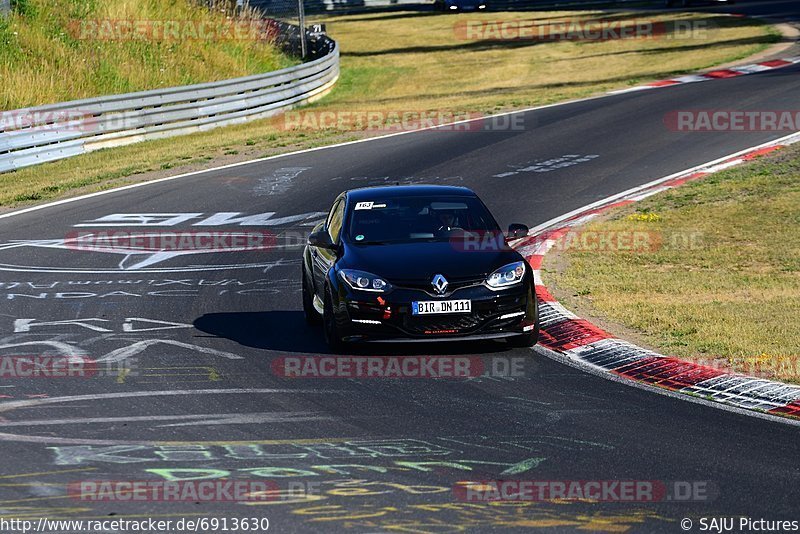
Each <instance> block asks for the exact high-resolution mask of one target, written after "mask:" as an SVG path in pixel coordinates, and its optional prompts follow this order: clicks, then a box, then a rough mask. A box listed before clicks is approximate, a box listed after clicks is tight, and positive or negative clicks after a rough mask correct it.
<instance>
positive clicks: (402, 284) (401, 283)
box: [392, 277, 485, 297]
mask: <svg viewBox="0 0 800 534" xmlns="http://www.w3.org/2000/svg"><path fill="white" fill-rule="evenodd" d="M484 280H485V277H480V278H464V279H456V280H450V279H449V278H448V279H447V292H446V293H445V295H450V294H452V293H453V292H454V291H456V290H458V289H462V288H465V287H470V286H476V285H479V284H482V283H483V281H484ZM392 284H393V285H394V286H395V287H396V288H398V289H413V290H415V291H424V292H425V293H428V294H429V295H434V296H437V297H438V296H440V295H438V294H437V293H436V292H434V290H433V286H432V285H431V282H430V280H428V281H426V282H420V281H419V280H397V281H392Z"/></svg>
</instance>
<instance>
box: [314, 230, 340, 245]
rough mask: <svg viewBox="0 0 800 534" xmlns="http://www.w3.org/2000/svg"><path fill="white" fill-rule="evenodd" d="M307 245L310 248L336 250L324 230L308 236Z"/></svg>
mask: <svg viewBox="0 0 800 534" xmlns="http://www.w3.org/2000/svg"><path fill="white" fill-rule="evenodd" d="M308 244H309V245H311V246H312V247H319V248H329V249H334V248H336V245H335V244H334V242H333V240H332V239H331V236H330V234H328V231H327V230H325V229H322V230H317V231H316V232H314V233H312V234H311V235H310V236H308Z"/></svg>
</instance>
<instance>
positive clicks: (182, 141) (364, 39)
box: [0, 0, 779, 208]
mask: <svg viewBox="0 0 800 534" xmlns="http://www.w3.org/2000/svg"><path fill="white" fill-rule="evenodd" d="M29 1H32V0H29ZM63 1H66V0H63ZM70 1H72V0H70ZM75 1H76V2H77V1H78V0H75ZM131 1H132V0H131ZM532 17H535V18H536V21H537V22H539V23H541V22H547V21H553V20H570V21H573V22H580V21H582V20H588V19H595V18H597V17H602V18H603V19H604V20H617V21H620V22H622V23H634V22H636V21H641V20H642V19H647V20H652V21H654V22H656V23H661V22H670V23H674V21H678V20H680V21H683V22H684V23H686V22H689V23H691V22H700V23H703V24H705V26H704V28H705V30H706V31H701V32H696V33H689V34H684V35H678V34H671V33H668V34H667V35H665V36H663V37H660V38H657V39H624V40H606V41H584V42H572V41H566V42H536V41H530V40H521V41H520V40H518V41H504V42H496V41H490V40H465V39H463V38H462V34H461V32H460V31H459V30H458V26H457V25H458V24H463V23H464V22H466V21H469V20H476V21H483V22H487V21H498V20H499V21H502V20H521V19H528V20H530V19H531V18H532ZM320 20H321V21H322V22H325V23H326V24H327V27H328V31H329V33H330V34H331V35H332V36H333V37H334V38H335V39H337V40H338V41H339V43H340V45H341V50H342V63H341V66H342V74H341V78H340V80H339V82H338V84H337V86H336V87H335V88H334V90H333V92H332V93H331V94H330V95H328V96H327V97H326V98H325V99H323V100H322V101H320V102H319V103H317V104H315V105H313V106H309V107H308V108H307V111H311V112H317V111H319V112H322V111H333V112H342V111H351V110H356V111H378V112H381V111H401V112H404V111H444V112H447V111H449V112H455V113H462V114H463V113H473V112H477V113H493V112H497V111H501V110H508V109H516V108H521V107H528V106H533V105H541V104H548V103H552V102H557V101H563V100H566V99H570V98H579V97H584V96H588V95H591V94H596V93H599V92H603V91H607V90H610V89H613V88H620V87H625V86H628V85H635V84H637V83H641V82H644V81H646V80H652V79H658V78H663V77H666V76H671V75H674V74H676V73H681V72H691V71H695V70H698V69H702V68H705V67H710V66H712V65H715V64H720V63H726V62H730V61H733V60H736V59H738V58H743V57H746V56H749V55H751V54H754V53H757V52H759V51H761V50H763V49H764V48H766V47H767V46H769V45H770V44H771V43H774V42H775V41H776V40H778V39H779V37H778V36H777V35H776V34H775V32H774V31H773V30H772V29H771V28H770V27H767V26H762V25H760V24H759V23H756V22H754V21H752V20H749V19H744V18H733V17H717V16H713V15H701V14H696V15H687V14H680V13H669V14H658V15H651V14H643V13H641V12H639V13H635V14H633V13H617V14H613V15H612V14H604V15H601V14H599V13H587V12H556V13H546V12H537V13H535V14H534V13H480V14H471V15H464V16H452V15H447V14H444V15H442V14H433V13H418V12H394V13H383V14H368V15H358V16H356V15H347V16H337V17H327V18H324V19H320ZM284 126H285V125H284V124H283V123H282V122H281V119H280V118H279V119H277V120H264V121H257V122H252V123H249V124H246V125H241V126H235V127H229V128H223V129H219V130H214V131H211V132H207V133H201V134H195V135H192V136H188V137H181V138H175V139H165V140H157V141H151V142H146V143H141V144H137V145H132V146H129V147H122V148H115V149H111V150H113V152H108V151H100V152H96V153H92V154H88V155H85V156H80V157H77V158H73V159H69V160H64V161H60V162H56V163H52V164H47V165H41V166H37V167H31V168H28V169H23V170H21V171H17V172H15V173H12V174H4V175H0V207H3V208H9V207H16V206H18V205H20V204H24V203H29V202H34V201H40V200H46V199H51V198H54V197H58V196H64V195H65V194H68V193H69V194H77V193H84V192H89V191H93V190H97V189H103V188H108V187H113V186H116V185H120V184H121V183H125V182H129V181H132V180H148V179H154V178H159V177H161V176H165V175H169V174H175V173H176V172H177V170H180V171H181V172H185V171H190V170H197V169H201V168H204V167H209V166H212V165H220V164H226V163H233V162H236V161H243V160H246V159H252V158H255V157H261V156H268V155H274V154H278V153H281V152H288V151H291V150H296V149H300V148H308V147H312V146H319V145H324V144H330V143H334V142H340V141H346V140H351V139H356V138H360V137H365V136H368V135H375V133H376V132H374V131H365V130H364V129H358V128H348V127H346V125H345V127H333V128H327V129H320V128H310V129H308V128H307V129H287V128H285V127H284Z"/></svg>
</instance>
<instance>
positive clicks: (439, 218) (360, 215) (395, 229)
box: [347, 196, 500, 244]
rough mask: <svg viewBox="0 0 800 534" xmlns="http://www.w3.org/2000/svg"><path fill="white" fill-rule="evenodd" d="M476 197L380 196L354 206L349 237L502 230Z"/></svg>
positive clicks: (434, 236) (387, 239) (395, 239)
mask: <svg viewBox="0 0 800 534" xmlns="http://www.w3.org/2000/svg"><path fill="white" fill-rule="evenodd" d="M499 231H500V229H499V227H498V226H497V223H496V222H495V220H494V218H493V217H492V215H491V214H490V213H489V211H488V210H487V209H486V207H485V206H484V205H483V203H482V202H481V201H480V200H478V199H477V198H476V197H463V196H452V197H451V196H436V197H429V196H426V197H421V196H420V197H415V196H404V197H390V198H381V197H378V198H376V199H374V200H370V201H362V202H357V203H356V205H355V206H354V207H353V209H352V210H351V214H350V221H349V225H348V234H347V235H348V237H349V241H350V242H351V243H356V244H359V243H360V244H379V243H380V244H387V243H403V242H414V241H440V240H441V241H446V240H448V239H450V238H452V237H453V236H454V235H457V234H459V233H463V232H470V233H485V232H499Z"/></svg>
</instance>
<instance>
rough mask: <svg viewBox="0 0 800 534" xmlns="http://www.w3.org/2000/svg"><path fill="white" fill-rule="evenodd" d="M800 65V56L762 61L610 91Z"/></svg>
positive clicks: (653, 87) (653, 86) (642, 88)
mask: <svg viewBox="0 0 800 534" xmlns="http://www.w3.org/2000/svg"><path fill="white" fill-rule="evenodd" d="M796 63H800V56H796V57H790V58H786V59H773V60H771V61H762V62H760V63H753V64H751V65H740V66H737V67H731V68H729V69H719V70H712V71H710V72H704V73H702V74H687V75H686V76H678V77H677V78H669V79H667V80H658V81H655V82H650V83H646V84H644V85H637V86H635V87H628V88H625V89H618V90H616V91H609V93H608V94H610V95H618V94H622V93H632V92H634V91H645V90H647V89H656V88H658V87H671V86H673V85H681V84H684V83H696V82H707V81H709V80H719V79H722V78H736V77H737V76H744V75H745V74H753V73H756V72H764V71H768V70H774V69H780V68H782V67H787V66H789V65H794V64H796Z"/></svg>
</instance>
